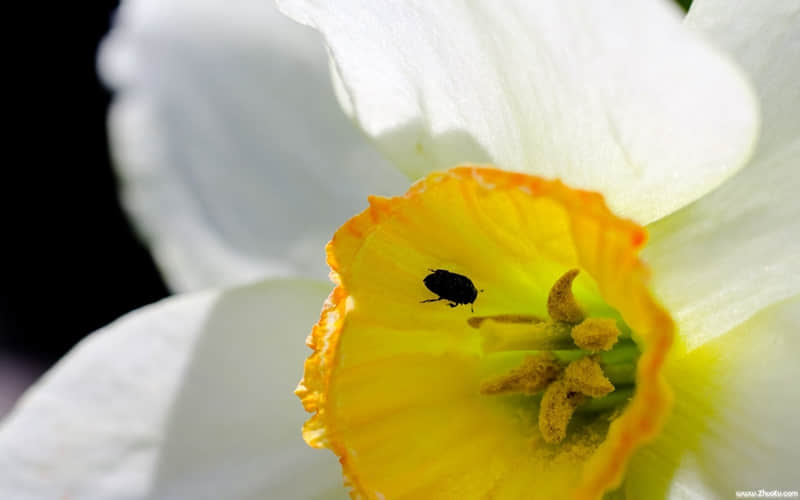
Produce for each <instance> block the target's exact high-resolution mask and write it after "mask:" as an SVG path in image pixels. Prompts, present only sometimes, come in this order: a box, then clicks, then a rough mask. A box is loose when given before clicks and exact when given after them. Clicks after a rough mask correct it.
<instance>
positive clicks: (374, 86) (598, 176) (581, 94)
mask: <svg viewBox="0 0 800 500" xmlns="http://www.w3.org/2000/svg"><path fill="white" fill-rule="evenodd" d="M278 3H279V5H280V7H281V9H282V10H283V11H284V12H286V13H287V14H288V15H290V16H292V17H294V18H295V19H297V20H298V21H300V22H302V23H305V24H308V25H311V26H314V27H316V28H317V29H319V30H320V31H321V32H322V33H323V35H324V36H325V39H326V41H327V43H328V45H329V47H330V51H331V54H332V58H333V61H334V63H335V65H336V69H337V70H338V77H337V78H339V79H340V80H341V86H342V91H343V93H344V96H343V100H344V102H343V107H344V109H345V110H346V111H348V112H350V113H351V114H352V115H353V117H354V118H355V119H356V121H357V123H358V124H359V125H360V126H361V127H362V128H363V129H364V130H365V131H366V132H367V134H369V135H370V136H372V137H373V139H374V140H375V141H377V144H378V147H379V148H380V149H381V150H382V151H383V152H384V153H385V154H386V155H388V157H389V158H390V159H391V160H392V161H394V162H395V163H396V164H397V165H398V166H400V167H401V168H402V169H403V170H404V171H405V172H406V173H408V175H409V176H411V177H418V176H421V175H422V174H423V173H425V172H428V171H430V170H435V169H442V168H447V167H451V166H453V165H454V164H456V163H459V162H464V161H469V162H478V163H481V162H492V163H494V164H496V165H498V166H500V167H501V168H506V169H510V170H518V171H524V172H530V173H535V174H539V175H543V176H548V177H559V178H561V179H562V180H564V181H565V182H567V183H569V184H571V185H573V186H576V187H583V188H588V189H593V190H599V191H601V192H602V193H603V194H605V195H606V197H607V199H608V201H609V203H610V205H611V207H612V208H613V209H614V210H616V211H617V212H618V213H619V214H621V215H623V216H627V217H631V218H634V219H636V220H638V221H640V222H649V221H652V220H654V219H657V218H659V217H661V216H663V215H666V214H668V213H670V212H672V211H674V210H676V209H678V208H679V207H681V206H683V205H685V204H687V203H689V202H691V201H692V200H694V199H696V198H698V197H700V196H701V195H703V194H704V193H706V192H708V191H709V190H711V189H713V188H714V187H716V186H718V185H719V184H720V183H721V182H722V181H723V180H724V179H726V178H727V177H729V176H730V175H732V174H733V173H734V172H735V171H736V170H737V169H738V168H739V167H741V166H742V165H743V164H744V161H745V160H746V159H747V157H748V156H749V154H750V152H751V151H752V147H753V143H754V140H755V134H756V130H757V107H756V104H755V100H754V98H753V96H752V93H751V91H750V89H749V86H748V84H746V83H745V81H744V79H743V78H742V77H741V76H740V73H739V72H738V70H736V69H735V68H734V67H733V66H732V65H731V64H730V63H729V62H728V61H727V60H725V59H723V58H722V57H721V56H720V55H718V54H717V53H716V52H715V51H714V50H712V49H711V48H710V47H709V46H707V45H706V44H705V43H704V42H702V41H701V40H700V39H699V37H696V36H695V35H693V34H692V33H690V32H689V30H687V29H686V28H685V27H683V26H682V24H681V21H680V15H679V14H678V12H677V10H676V9H675V8H674V6H673V5H670V2H662V1H659V0H628V1H623V2H620V1H612V0H606V1H582V0H559V1H550V2H542V1H540V2H528V1H524V0H515V1H507V2H500V3H498V2H489V1H488V0H487V1H478V2H460V1H457V0H442V1H436V2H429V1H422V0H419V1H406V2H393V3H389V4H387V3H384V2H373V1H370V0H279V1H278Z"/></svg>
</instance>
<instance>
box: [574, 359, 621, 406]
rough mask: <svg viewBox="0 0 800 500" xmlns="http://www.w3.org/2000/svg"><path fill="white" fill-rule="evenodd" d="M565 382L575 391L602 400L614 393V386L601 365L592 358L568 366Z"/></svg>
mask: <svg viewBox="0 0 800 500" xmlns="http://www.w3.org/2000/svg"><path fill="white" fill-rule="evenodd" d="M564 380H565V381H566V382H567V385H569V387H570V389H572V390H573V391H578V392H580V393H581V394H585V395H587V396H591V397H593V398H602V397H603V396H605V395H607V394H609V393H610V392H613V391H614V385H613V384H611V382H610V381H609V380H608V378H606V376H605V374H604V373H603V369H602V368H601V367H600V364H599V363H598V362H597V360H596V359H594V358H593V357H591V356H586V357H585V358H581V359H577V360H575V361H573V362H571V363H570V364H569V365H567V368H566V369H565V370H564Z"/></svg>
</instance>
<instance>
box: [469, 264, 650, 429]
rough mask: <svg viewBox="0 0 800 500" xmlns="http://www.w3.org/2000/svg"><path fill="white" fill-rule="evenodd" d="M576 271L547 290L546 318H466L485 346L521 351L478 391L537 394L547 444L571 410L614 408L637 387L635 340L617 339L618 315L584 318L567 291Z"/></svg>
mask: <svg viewBox="0 0 800 500" xmlns="http://www.w3.org/2000/svg"><path fill="white" fill-rule="evenodd" d="M577 275H578V270H577V269H572V270H570V271H567V272H566V273H565V274H564V275H563V276H562V277H561V278H559V279H558V280H557V281H556V283H555V284H554V285H553V287H552V288H551V289H550V293H549V295H548V299H547V312H548V315H549V316H550V319H549V320H543V319H541V318H538V317H535V316H524V315H499V316H488V317H473V318H470V319H469V321H468V323H469V324H470V326H472V327H473V328H477V329H479V330H481V333H482V334H483V347H484V351H485V352H487V353H495V355H497V354H502V353H512V352H516V353H518V354H520V353H524V356H525V357H524V358H523V360H522V362H521V363H520V365H519V366H518V367H516V368H513V369H511V370H510V371H508V372H507V373H504V374H501V375H495V376H492V377H490V378H488V379H487V380H485V381H484V382H483V383H482V384H481V387H480V392H481V393H482V394H485V395H501V394H515V393H521V394H524V395H527V396H530V397H533V398H535V401H534V402H535V403H536V404H538V407H539V413H538V426H539V431H540V432H541V434H542V438H543V439H544V441H545V442H547V443H551V444H555V443H560V442H561V441H563V440H564V438H565V437H566V433H567V426H568V424H569V422H570V420H571V419H572V416H573V414H574V413H575V412H576V411H581V410H583V411H585V412H593V413H597V414H600V413H602V414H604V415H603V416H605V417H606V418H608V417H609V416H612V415H615V414H619V412H620V410H621V409H622V407H623V406H624V405H625V403H626V401H627V400H628V399H629V398H630V397H631V396H632V394H633V388H634V381H635V369H636V359H637V358H638V349H637V348H636V345H635V344H634V343H633V342H632V341H630V339H626V340H623V341H622V342H618V341H619V338H620V334H621V332H620V329H619V328H618V327H617V321H618V320H616V319H614V318H586V317H585V315H584V312H583V310H582V309H581V307H580V305H579V304H578V301H577V300H576V299H575V296H574V295H573V293H572V281H573V280H574V279H575V277H576V276H577ZM625 329H626V330H627V327H625ZM615 346H616V347H615ZM598 418H600V416H599V415H598Z"/></svg>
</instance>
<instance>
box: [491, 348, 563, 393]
mask: <svg viewBox="0 0 800 500" xmlns="http://www.w3.org/2000/svg"><path fill="white" fill-rule="evenodd" d="M561 370H562V366H561V365H560V364H558V362H557V361H556V358H555V357H554V356H553V355H552V354H550V353H549V352H545V353H541V354H537V355H534V356H528V357H527V358H525V360H524V361H523V363H522V364H521V365H520V366H519V367H517V368H515V369H513V370H511V371H510V372H509V373H507V374H506V375H501V376H499V377H495V378H494V379H491V380H487V381H486V382H484V383H483V384H481V388H480V391H481V394H502V393H507V392H522V393H526V394H536V393H538V392H542V391H543V390H544V389H545V387H547V385H548V384H550V383H551V382H553V381H554V380H556V379H557V378H558V376H559V375H560V374H561Z"/></svg>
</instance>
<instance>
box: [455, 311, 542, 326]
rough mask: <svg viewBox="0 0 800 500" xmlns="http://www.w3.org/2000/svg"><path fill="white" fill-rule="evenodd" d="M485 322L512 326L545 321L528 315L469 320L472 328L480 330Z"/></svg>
mask: <svg viewBox="0 0 800 500" xmlns="http://www.w3.org/2000/svg"><path fill="white" fill-rule="evenodd" d="M484 321H496V322H498V323H512V324H519V323H524V324H532V323H542V322H543V321H544V320H543V319H542V318H539V317H537V316H531V315H528V314H496V315H494V316H473V317H471V318H469V319H468V320H467V323H468V324H469V326H471V327H472V328H480V327H481V324H483V322H484Z"/></svg>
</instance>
